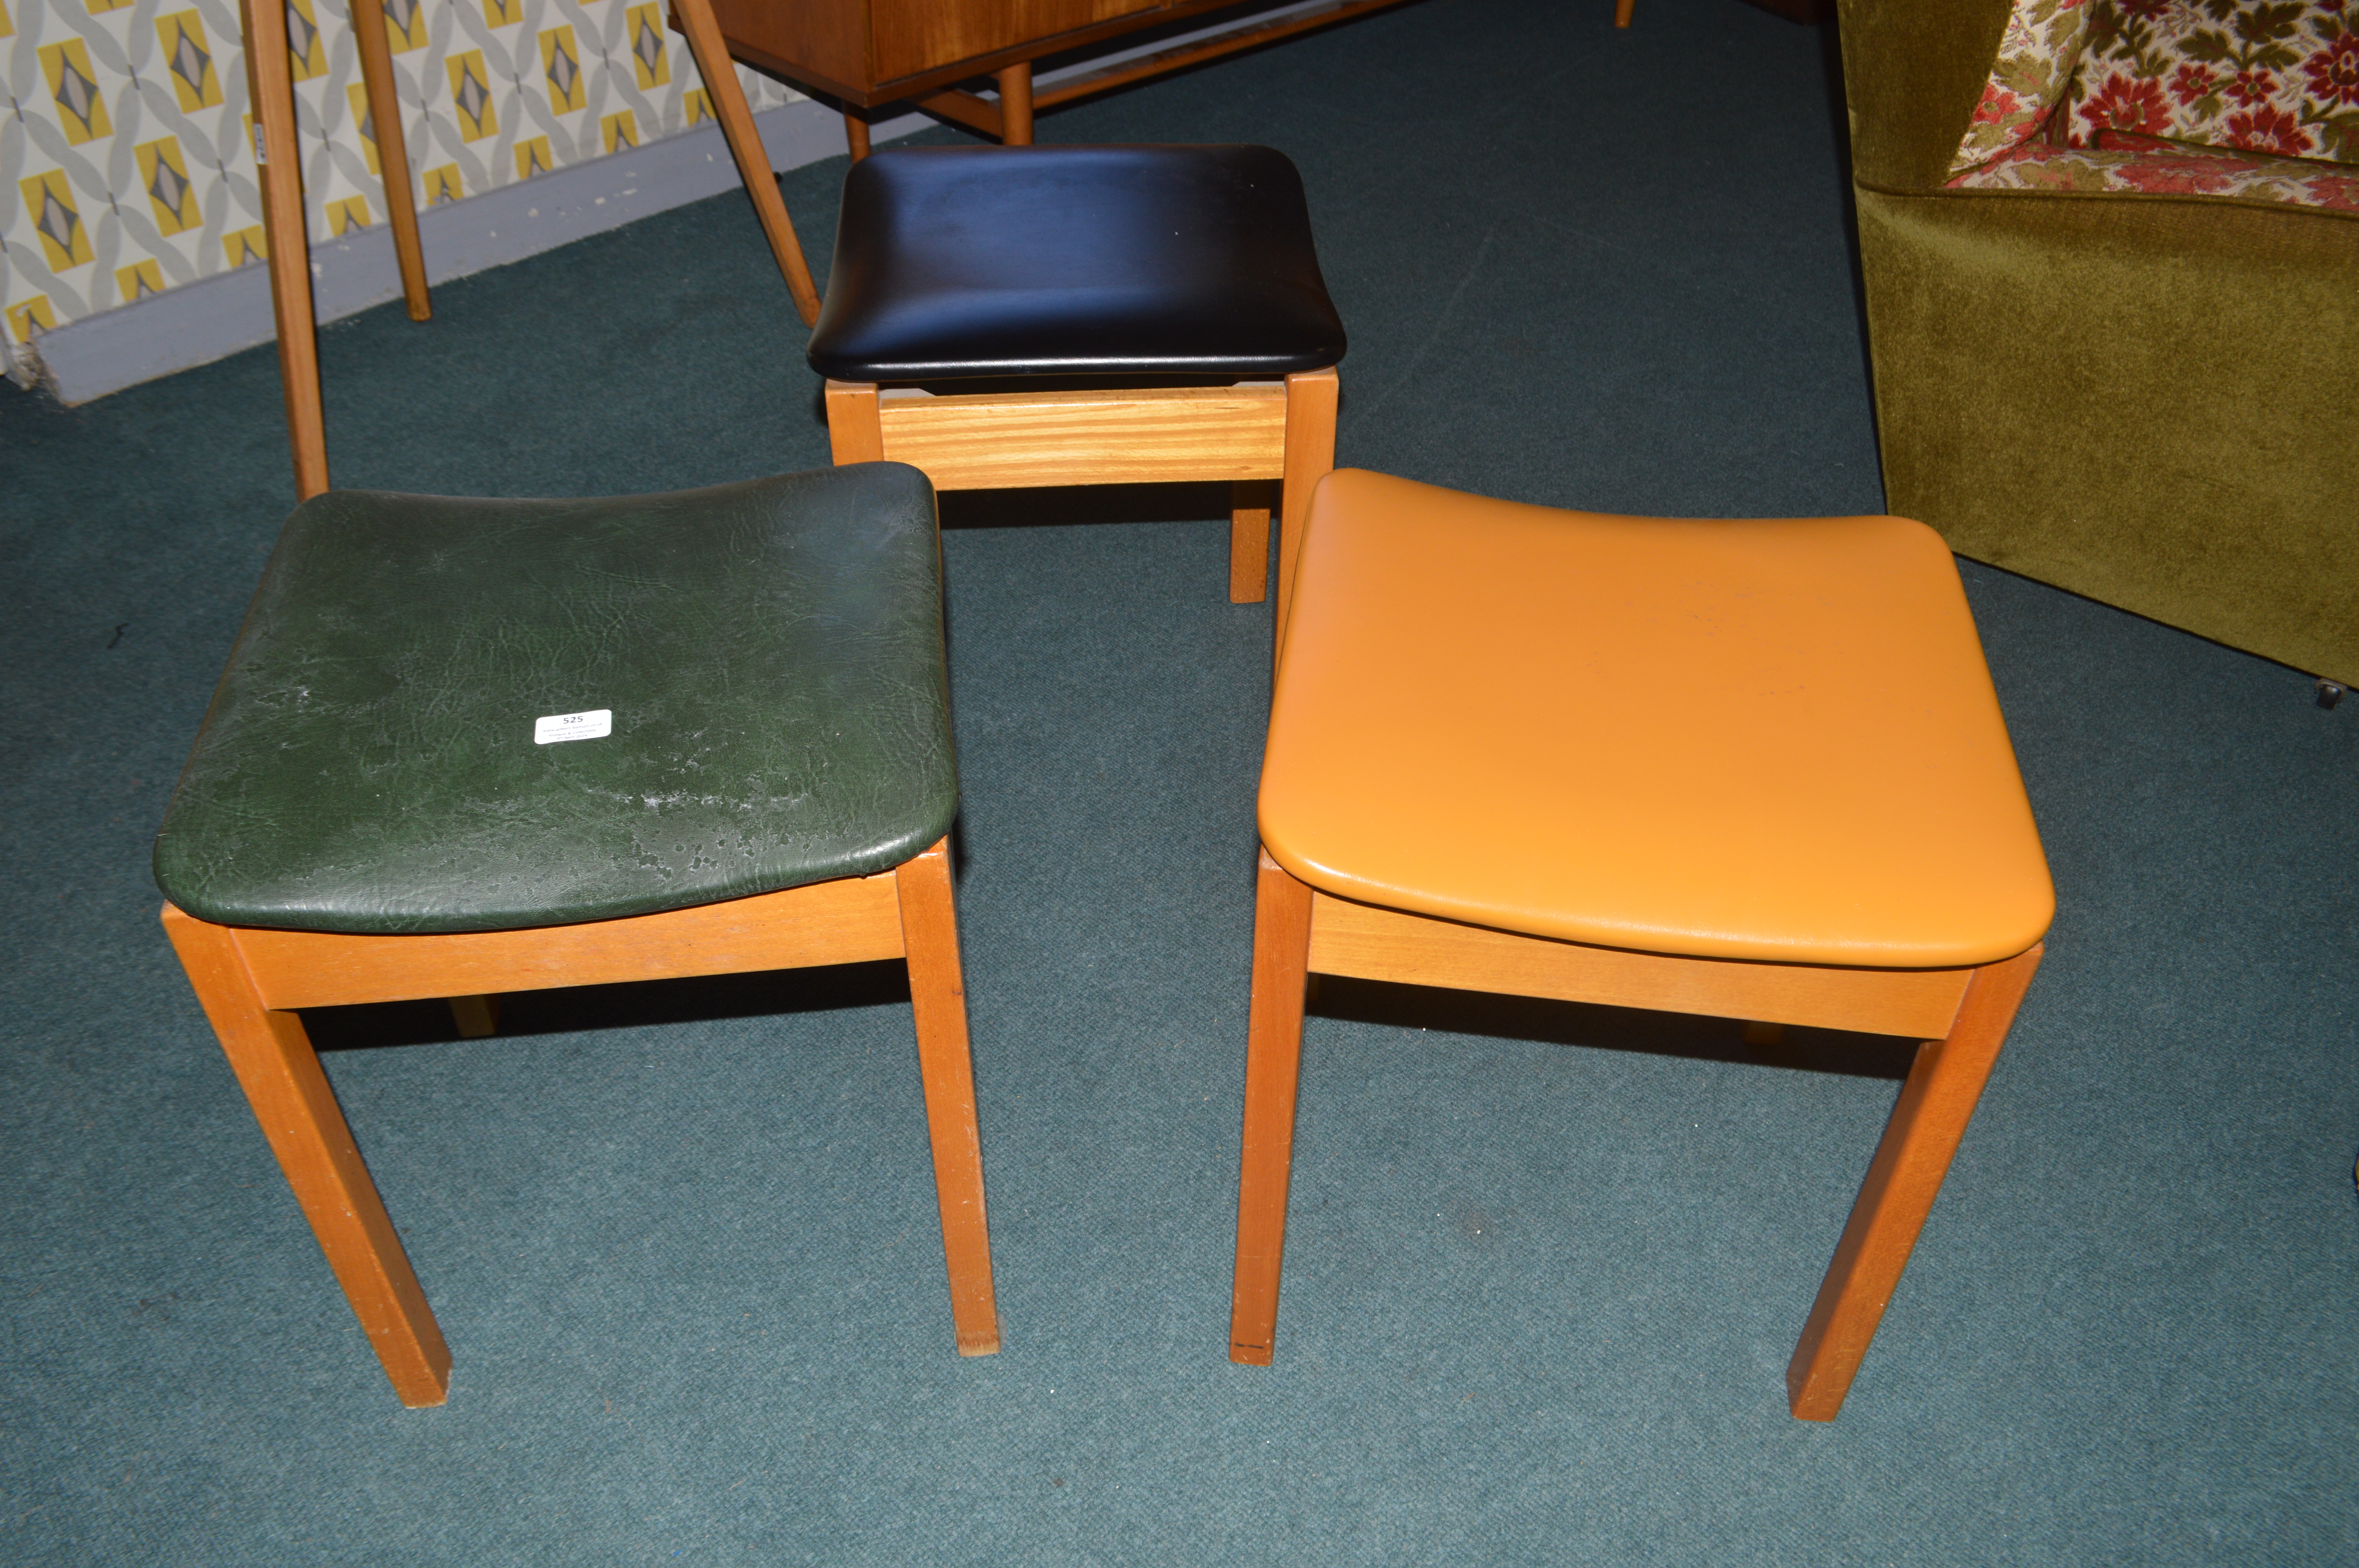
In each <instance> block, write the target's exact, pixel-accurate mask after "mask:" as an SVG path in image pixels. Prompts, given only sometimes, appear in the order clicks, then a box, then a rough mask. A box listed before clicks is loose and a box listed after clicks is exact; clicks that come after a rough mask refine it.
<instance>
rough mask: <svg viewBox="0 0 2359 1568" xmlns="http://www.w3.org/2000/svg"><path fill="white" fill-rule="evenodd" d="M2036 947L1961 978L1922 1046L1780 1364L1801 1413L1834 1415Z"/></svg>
mask: <svg viewBox="0 0 2359 1568" xmlns="http://www.w3.org/2000/svg"><path fill="white" fill-rule="evenodd" d="M2040 951H2041V950H2040V948H2039V947H2038V946H2034V947H2033V948H2032V949H2031V950H2030V951H2029V952H2027V953H2023V954H2020V955H2018V956H2017V957H2013V958H2008V959H2006V960H2005V961H2003V962H2000V963H1996V964H1989V965H1985V966H1984V968H1981V969H1978V970H1976V971H1975V973H1974V977H1973V979H1972V980H1971V981H1969V982H1968V983H1967V986H1966V994H1965V999H1964V1000H1962V1001H1961V1002H1960V1003H1959V1004H1958V1017H1957V1022H1955V1023H1953V1024H1952V1025H1951V1028H1950V1033H1949V1036H1948V1037H1947V1038H1946V1039H1941V1040H1929V1041H1927V1042H1925V1044H1923V1045H1921V1046H1919V1048H1918V1052H1917V1062H1916V1065H1914V1066H1912V1067H1911V1068H1910V1069H1909V1071H1908V1083H1907V1084H1905V1085H1903V1086H1902V1087H1901V1090H1900V1102H1899V1104H1897V1106H1895V1107H1894V1108H1893V1111H1892V1120H1891V1122H1890V1123H1889V1124H1888V1125H1887V1126H1886V1129H1885V1132H1884V1141H1882V1142H1881V1143H1879V1144H1878V1145H1876V1150H1875V1162H1873V1163H1872V1164H1870V1165H1869V1166H1868V1171H1867V1180H1866V1181H1865V1182H1864V1183H1863V1184H1861V1187H1860V1191H1859V1200H1858V1202H1857V1203H1856V1204H1854V1206H1853V1207H1852V1211H1851V1220H1850V1223H1849V1224H1847V1225H1845V1226H1844V1227H1843V1239H1842V1240H1841V1241H1840V1242H1838V1243H1836V1245H1835V1255H1834V1260H1833V1261H1832V1262H1831V1263H1829V1264H1828V1265H1827V1276H1826V1280H1825V1282H1824V1283H1822V1284H1821V1286H1820V1287H1819V1297H1818V1301H1817V1302H1816V1303H1815V1304H1813V1305H1812V1306H1811V1308H1810V1321H1809V1322H1808V1323H1807V1324H1805V1325H1803V1328H1802V1341H1801V1344H1800V1345H1799V1346H1796V1348H1795V1351H1794V1359H1793V1361H1792V1362H1791V1363H1790V1364H1789V1365H1788V1367H1787V1368H1786V1391H1787V1395H1788V1399H1789V1400H1790V1404H1791V1408H1792V1410H1793V1412H1794V1414H1795V1415H1796V1416H1797V1417H1799V1419H1801V1420H1803V1421H1832V1420H1833V1419H1834V1418H1835V1412H1836V1411H1840V1410H1841V1409H1843V1395H1844V1394H1846V1393H1848V1392H1849V1391H1850V1390H1851V1380H1852V1377H1853V1375H1854V1373H1856V1372H1857V1371H1858V1370H1859V1364H1860V1361H1861V1359H1862V1358H1863V1357H1865V1356H1866V1354H1867V1345H1868V1341H1869V1340H1870V1339H1872V1338H1874V1337H1875V1325H1877V1324H1878V1323H1879V1322H1881V1321H1882V1319H1883V1317H1884V1309H1885V1306H1886V1303H1889V1302H1890V1301H1891V1300H1892V1292H1893V1291H1894V1290H1895V1289H1897V1287H1898V1286H1899V1283H1900V1271H1901V1270H1902V1269H1904V1268H1906V1267H1907V1266H1908V1254H1909V1252H1910V1251H1911V1250H1912V1249H1915V1247H1916V1245H1917V1234H1918V1232H1919V1231H1920V1230H1922V1229H1923V1228H1924V1226H1925V1217H1926V1215H1927V1214H1928V1213H1930V1211H1931V1209H1932V1207H1933V1198H1934V1195H1935V1194H1937V1193H1939V1192H1940V1190H1941V1178H1942V1177H1943V1176H1944V1175H1946V1174H1948V1173H1949V1169H1950V1161H1951V1157H1952V1156H1954V1155H1955V1154H1956V1153H1957V1152H1958V1141H1959V1140H1960V1139H1962V1138H1963V1137H1964V1136H1965V1131H1966V1123H1967V1121H1968V1120H1970V1119H1972V1118H1973V1114H1974V1104H1975V1102H1976V1101H1977V1100H1979V1099H1980V1098H1982V1092H1983V1085H1984V1083H1986V1082H1988V1081H1989V1078H1990V1074H1991V1067H1992V1065H1993V1064H1994V1063H1995V1062H1996V1061H1997V1060H1998V1051H1999V1047H2000V1046H2001V1045H2002V1044H2005V1043H2006V1032H2007V1029H2008V1027H2009V1025H2011V1024H2012V1023H2014V1022H2015V1011H2016V1008H2017V1006H2018V1005H2020V1004H2021V1002H2022V1000H2023V993H2024V990H2025V989H2026V988H2027V987H2028V986H2029V985H2030V984H2031V974H2032V971H2033V970H2034V969H2037V968H2038V967H2039V955H2040Z"/></svg>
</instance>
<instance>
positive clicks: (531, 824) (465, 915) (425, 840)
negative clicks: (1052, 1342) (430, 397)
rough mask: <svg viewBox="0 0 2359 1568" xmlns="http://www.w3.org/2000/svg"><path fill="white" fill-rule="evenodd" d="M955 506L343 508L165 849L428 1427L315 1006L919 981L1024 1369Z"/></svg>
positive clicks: (198, 980)
mask: <svg viewBox="0 0 2359 1568" xmlns="http://www.w3.org/2000/svg"><path fill="white" fill-rule="evenodd" d="M957 810H958V777H957V771H956V765H955V762H954V759H953V756H952V752H951V729H950V708H949V692H948V686H947V677H946V674H945V671H944V667H943V658H942V622H941V573H940V546H939V542H938V536H937V534H936V527H935V519H934V497H933V490H932V487H931V486H930V485H929V483H928V482H927V481H926V478H925V476H924V475H923V474H921V473H919V471H918V470H916V469H913V468H909V467H908V466H906V465H904V464H900V463H869V464H864V465H860V466H857V467H850V468H839V469H832V470H821V471H819V472H816V473H803V474H788V475H785V476H783V477H780V478H776V479H764V480H755V481H748V482H745V483H742V484H732V485H723V486H719V487H716V488H714V489H710V490H699V491H689V492H681V493H679V494H674V495H648V496H632V497H626V498H623V499H617V500H599V501H465V500H452V499H447V498H441V497H430V496H406V495H382V494H375V493H370V492H357V491H331V492H328V493H326V494H324V495H320V496H315V497H313V498H312V499H311V500H310V501H307V502H305V503H303V504H302V505H301V506H299V507H298V508H297V509H296V510H295V513H294V514H293V515H292V516H291V517H289V518H288V522H287V526H286V530H285V532H284V533H283V534H282V535H280V537H279V541H278V547H277V550H276V551H275V552H274V553H273V554H272V556H271V557H270V562H269V565H268V566H267V567H266V568H264V572H263V578H262V586H261V588H260V589H259V590H258V591H257V592H256V594H255V599H254V604H253V608H252V609H251V610H250V611H248V612H247V615H246V621H245V629H244V630H243V631H242V632H241V633H239V636H238V639H237V643H236V645H235V646H234V648H233V649H232V650H231V653H230V659H229V668H228V670H227V672H226V673H225V674H224V675H223V676H222V682H221V686H220V688H219V689H218V691H217V692H216V693H215V694H214V697H213V701H212V708H211V709H210V710H209V711H208V712H207V713H206V715H205V721H204V725H203V728H202V729H201V730H200V731H199V732H198V735H197V742H196V748H195V751H194V752H193V754H192V755H191V756H190V759H189V764H188V767H187V769H186V771H185V772H183V773H182V774H181V776H180V782H179V787H178V788H177V789H176V790H175V791H174V793H173V795H172V802H171V805H170V806H169V808H168V810H167V812H166V814H165V818H164V826H163V830H162V832H161V833H160V834H159V835H158V838H157V840H156V881H157V883H158V886H160V887H161V888H162V889H163V891H164V894H165V896H166V897H167V898H168V900H169V901H170V902H169V903H167V904H166V905H165V908H164V925H165V928H166V930H167V931H168V933H169V934H170V936H171V939H172V945H173V946H174V947H175V948H176V949H177V950H178V951H179V957H180V962H181V964H182V965H183V967H184V968H186V969H187V971H188V975H189V980H190V984H191V985H192V986H194V987H195V989H196V992H197V997H198V1000H200V1001H201V1003H202V1004H203V1006H204V1011H205V1014H206V1017H207V1018H208V1019H209V1020H210V1021H211V1022H212V1026H213V1030H214V1033H217V1034H218V1035H219V1036H220V1038H221V1044H222V1048H223V1051H224V1052H226V1053H227V1054H228V1055H229V1059H230V1065H231V1066H232V1067H233V1068H234V1069H235V1071H236V1074H237V1077H238V1081H239V1083H240V1085H241V1086H242V1087H244V1088H245V1094H246V1098H248V1099H249V1100H250V1101H251V1102H252V1103H253V1106H254V1111H255V1117H256V1118H257V1119H259V1120H260V1121H261V1123H262V1129H263V1131H264V1133H265V1134H266V1136H267V1137H268V1138H269V1140H270V1143H271V1148H272V1150H273V1151H274V1152H276V1153H277V1156H278V1162H279V1164H280V1166H281V1168H283V1169H284V1170H285V1171H286V1173H287V1179H288V1184H290V1185H292V1186H293V1188H294V1190H295V1196H296V1199H297V1201H298V1202H299V1203H300V1204H301V1205H302V1207H303V1212H304V1215H305V1217H307V1218H309V1219H310V1223H311V1227H312V1229H313V1231H314V1232H315V1233H316V1234H317V1235H318V1237H319V1239H320V1245H321V1249H323V1250H324V1251H325V1252H326V1253H327V1256H328V1261H329V1263H330V1265H331V1266H332V1268H333V1269H334V1271H335V1272H336V1276H337V1278H338V1280H339V1281H341V1282H342V1285H343V1287H344V1293H345V1295H346V1296H347V1297H348V1298H349V1299H350V1300H351V1302H352V1305H353V1312H354V1313H355V1314H357V1315H358V1316H359V1318H360V1321H361V1325H362V1326H363V1327H364V1329H365V1330H366V1331H367V1333H368V1336H369V1339H370V1341H371V1343H372V1344H373V1345H374V1346H375V1349H376V1353H377V1356H378V1358H379V1359H380V1360H382V1361H383V1362H384V1364H385V1369H386V1375H387V1376H388V1377H389V1378H391V1379H392V1380H393V1386H394V1390H395V1392H396V1393H397V1394H398V1395H399V1396H400V1398H401V1400H402V1402H403V1403H404V1404H407V1405H412V1406H417V1405H431V1404H439V1403H440V1402H441V1401H442V1400H443V1398H444V1397H445V1394H446V1392H447V1390H448V1387H449V1374H450V1367H451V1356H450V1352H449V1350H448V1349H447V1348H446V1347H445V1346H444V1344H443V1341H442V1336H441V1333H440V1330H439V1329H438V1328H437V1327H436V1326H435V1323H434V1316H433V1314H432V1313H431V1311H429V1309H428V1307H427V1304H426V1300H425V1297H424V1295H423V1294H422V1293H421V1292H420V1291H419V1286H418V1281H417V1277H416V1276H415V1275H414V1274H413V1273H412V1271H411V1270H410V1267H409V1261H408V1258H407V1257H406V1256H405V1255H404V1253H403V1250H402V1247H401V1243H400V1241H399V1239H398V1238H397V1237H396V1236H395V1234H394V1228H393V1225H392V1222H391V1221H390V1220H389V1219H388V1218H387V1217H386V1211H385V1206H384V1204H383V1203H382V1202H381V1201H380V1200H379V1198H378V1196H377V1194H376V1189H375V1186H374V1185H373V1184H372V1183H371V1182H370V1180H369V1176H368V1172H367V1170H366V1168H365V1167H364V1166H363V1164H362V1162H361V1159H360V1156H359V1154H358V1153H357V1152H355V1150H354V1148H353V1138H352V1133H351V1131H350V1130H348V1129H347V1127H346V1126H345V1123H344V1119H343V1117H342V1113H341V1112H340V1111H339V1110H338V1108H337V1107H336V1101H335V1097H334V1095H333V1094H332V1091H331V1090H330V1088H329V1087H328V1082H327V1079H326V1077H325V1076H323V1075H322V1074H321V1070H320V1064H319V1060H318V1058H317V1057H316V1056H315V1055H314V1054H313V1053H312V1049H311V1045H310V1041H309V1039H308V1038H307V1037H306V1036H305V1034H304V1032H303V1022H302V1019H301V1018H300V1016H299V1011H298V1010H299V1009H302V1008H307V1007H328V1006H336V1005H342V1004H345V1003H353V1002H377V1001H393V1000H403V999H413V998H420V997H447V998H452V999H456V1000H455V1001H454V1010H455V1011H460V1013H461V1015H462V1020H463V1019H464V1018H465V1017H466V1016H467V1014H468V1012H469V1011H471V1010H472V1011H474V1012H475V1013H476V1014H477V1015H478V1016H479V1017H480V1016H481V1015H482V1014H483V1013H485V1012H487V1011H488V1008H487V1006H485V1000H486V999H488V998H490V997H493V996H495V995H497V994H498V993H501V992H504V991H516V990H531V989H540V988H545V987H553V986H582V985H603V984H608V983H611V982H614V981H620V980H646V979H669V978H673V977H678V976H687V975H720V974H735V973H744V972H748V971H755V970H766V969H778V968H799V967H803V966H810V965H819V964H846V963H858V962H864V961H867V960H873V959H878V958H894V957H900V958H906V959H907V960H908V968H909V994H910V1000H911V1001H912V1004H913V1008H914V1011H915V1013H916V1023H917V1035H918V1059H919V1073H920V1075H921V1076H922V1078H923V1081H924V1087H925V1099H926V1115H927V1119H928V1122H929V1127H930V1130H931V1134H932V1143H933V1157H934V1179H935V1184H936V1187H937V1191H938V1194H939V1196H940V1203H941V1218H942V1242H943V1249H944V1251H945V1253H946V1255H947V1260H948V1263H949V1269H950V1282H951V1315H952V1319H953V1322H954V1325H955V1327H956V1330H957V1336H958V1346H959V1349H960V1351H961V1352H962V1354H965V1355H970V1356H980V1355H988V1354H989V1353H991V1352H992V1351H995V1350H996V1349H998V1348H999V1326H998V1316H997V1313H996V1310H995V1304H994V1297H993V1291H992V1279H991V1243H990V1237H989V1232H988V1229H987V1227H986V1225H985V1222H984V1193H983V1164H982V1157H981V1152H980V1144H979V1141H978V1138H977V1134H976V1130H975V1108H974V1084H973V1069H972V1066H971V1064H970V1060H969V1055H968V1049H967V1027H966V1005H965V1000H964V990H963V988H962V983H961V979H960V972H959V953H958V925H957V916H956V914H955V912H954V910H953V908H952V903H951V876H950V861H949V855H948V837H947V836H948V834H949V832H950V827H951V818H952V817H953V816H955V815H956V814H957Z"/></svg>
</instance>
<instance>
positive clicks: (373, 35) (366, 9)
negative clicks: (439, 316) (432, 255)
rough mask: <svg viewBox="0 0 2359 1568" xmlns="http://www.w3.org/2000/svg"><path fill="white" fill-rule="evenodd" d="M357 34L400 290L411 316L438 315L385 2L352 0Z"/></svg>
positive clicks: (412, 317) (355, 36) (364, 86)
mask: <svg viewBox="0 0 2359 1568" xmlns="http://www.w3.org/2000/svg"><path fill="white" fill-rule="evenodd" d="M352 16H353V39H354V40H355V41H356V42H357V43H358V45H359V47H360V53H361V82H362V86H363V90H364V92H366V93H367V95H368V106H369V124H371V125H372V126H373V127H374V128H375V131H376V135H375V142H376V167H377V172H378V174H379V176H380V177H381V178H383V180H384V182H385V211H386V217H388V218H390V219H391V220H392V222H393V254H394V258H395V259H396V260H397V261H398V262H399V263H400V264H401V293H402V297H403V299H404V300H405V301H406V302H407V304H408V307H409V319H411V320H413V321H423V320H426V319H429V318H430V317H431V316H432V315H433V314H434V303H433V301H432V300H431V299H430V298H429V297H428V296H427V293H426V252H425V249H424V248H423V247H422V246H420V245H419V243H418V195H417V192H416V191H415V190H413V189H411V188H410V183H409V143H408V137H406V136H405V135H403V134H402V129H401V99H400V97H399V95H398V94H397V93H396V92H395V91H394V81H393V46H392V45H391V43H390V42H388V41H387V39H386V36H385V0H353V7H352Z"/></svg>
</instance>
